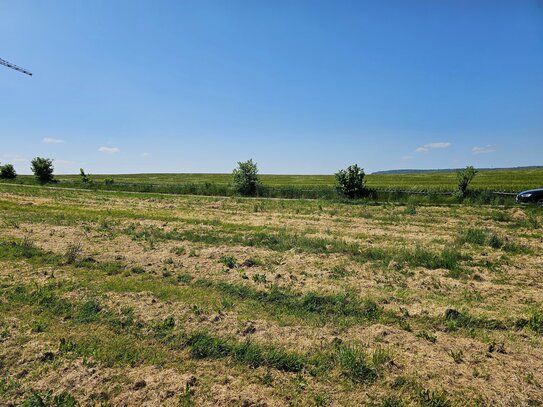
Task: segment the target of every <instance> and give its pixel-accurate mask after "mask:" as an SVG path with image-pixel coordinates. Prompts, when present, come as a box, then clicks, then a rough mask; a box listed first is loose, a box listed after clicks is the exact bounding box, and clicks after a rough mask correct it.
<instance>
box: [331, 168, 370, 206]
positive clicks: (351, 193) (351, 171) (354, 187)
mask: <svg viewBox="0 0 543 407" xmlns="http://www.w3.org/2000/svg"><path fill="white" fill-rule="evenodd" d="M335 175H336V184H337V190H338V192H339V193H340V194H341V195H343V196H346V197H347V198H351V199H353V198H360V197H362V196H363V195H364V187H365V182H364V176H365V175H366V174H364V170H363V169H362V168H360V167H359V166H358V165H357V164H353V165H350V166H348V167H347V168H346V169H344V170H339V171H338V172H337V173H336V174H335Z"/></svg>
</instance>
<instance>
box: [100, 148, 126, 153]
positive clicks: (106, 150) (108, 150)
mask: <svg viewBox="0 0 543 407" xmlns="http://www.w3.org/2000/svg"><path fill="white" fill-rule="evenodd" d="M98 151H100V152H101V153H105V154H117V153H118V152H119V151H121V150H120V149H118V148H117V147H104V146H102V147H100V148H99V149H98Z"/></svg>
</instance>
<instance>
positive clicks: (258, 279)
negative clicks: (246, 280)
mask: <svg viewBox="0 0 543 407" xmlns="http://www.w3.org/2000/svg"><path fill="white" fill-rule="evenodd" d="M253 281H254V282H255V283H258V284H265V283H266V275H265V274H259V273H256V274H254V275H253Z"/></svg>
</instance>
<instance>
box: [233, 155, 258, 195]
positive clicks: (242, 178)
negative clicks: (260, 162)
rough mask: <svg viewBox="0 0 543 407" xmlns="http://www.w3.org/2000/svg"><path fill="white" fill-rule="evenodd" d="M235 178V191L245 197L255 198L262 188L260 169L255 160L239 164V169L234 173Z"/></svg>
mask: <svg viewBox="0 0 543 407" xmlns="http://www.w3.org/2000/svg"><path fill="white" fill-rule="evenodd" d="M232 175H233V177H234V189H235V190H236V192H237V193H239V194H240V195H243V196H254V195H256V194H257V192H258V189H259V187H260V179H259V178H258V167H257V165H256V163H254V162H253V160H252V159H251V160H249V161H245V162H238V168H236V169H234V171H233V173H232Z"/></svg>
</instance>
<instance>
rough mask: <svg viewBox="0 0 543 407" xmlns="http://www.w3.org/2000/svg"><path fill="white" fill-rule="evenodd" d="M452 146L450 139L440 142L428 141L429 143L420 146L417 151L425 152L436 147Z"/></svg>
mask: <svg viewBox="0 0 543 407" xmlns="http://www.w3.org/2000/svg"><path fill="white" fill-rule="evenodd" d="M450 146H452V144H451V143H449V142H448V141H447V142H439V143H428V144H425V145H423V146H420V147H418V148H417V149H416V150H415V152H417V153H425V152H427V151H430V150H431V149H434V148H448V147H450Z"/></svg>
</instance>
